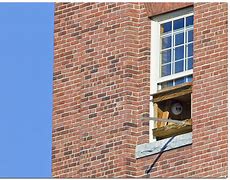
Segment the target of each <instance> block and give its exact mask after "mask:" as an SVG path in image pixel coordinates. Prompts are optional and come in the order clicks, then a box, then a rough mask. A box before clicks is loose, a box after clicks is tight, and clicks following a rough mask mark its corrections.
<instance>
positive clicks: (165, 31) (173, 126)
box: [150, 8, 193, 142]
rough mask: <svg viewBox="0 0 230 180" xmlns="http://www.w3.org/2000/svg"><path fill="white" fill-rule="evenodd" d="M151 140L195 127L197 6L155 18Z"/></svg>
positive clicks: (152, 38) (153, 22)
mask: <svg viewBox="0 0 230 180" xmlns="http://www.w3.org/2000/svg"><path fill="white" fill-rule="evenodd" d="M151 23H152V25H151V26H152V27H151V28H152V30H151V31H152V32H151V73H150V74H151V77H150V82H151V83H150V93H151V96H150V116H151V117H152V119H151V120H150V142H153V141H156V140H162V139H165V138H169V137H172V136H177V135H180V134H185V133H188V132H191V131H192V118H191V93H192V78H193V9H192V8H185V9H181V10H178V11H175V12H171V13H167V14H164V15H160V16H156V17H153V18H152V21H151Z"/></svg>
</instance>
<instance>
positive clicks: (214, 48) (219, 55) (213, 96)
mask: <svg viewBox="0 0 230 180" xmlns="http://www.w3.org/2000/svg"><path fill="white" fill-rule="evenodd" d="M194 12H195V22H194V23H195V28H194V36H195V44H194V68H193V72H194V73H193V74H194V81H193V103H192V107H193V113H192V118H193V155H192V156H193V158H192V171H194V173H195V176H199V177H207V176H208V177H220V176H222V177H223V176H226V175H227V81H228V79H227V77H228V75H227V72H228V70H227V64H228V62H227V58H228V55H227V54H228V53H227V50H228V37H227V33H228V31H227V30H228V28H227V24H228V15H227V14H228V12H227V3H198V4H195V6H194Z"/></svg>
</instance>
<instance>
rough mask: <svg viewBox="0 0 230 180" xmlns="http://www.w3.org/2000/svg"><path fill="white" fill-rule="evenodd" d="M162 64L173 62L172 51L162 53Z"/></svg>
mask: <svg viewBox="0 0 230 180" xmlns="http://www.w3.org/2000/svg"><path fill="white" fill-rule="evenodd" d="M161 58H162V64H165V63H169V62H171V49H169V50H166V51H162V55H161Z"/></svg>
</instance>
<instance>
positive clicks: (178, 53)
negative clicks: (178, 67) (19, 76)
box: [175, 46, 184, 60]
mask: <svg viewBox="0 0 230 180" xmlns="http://www.w3.org/2000/svg"><path fill="white" fill-rule="evenodd" d="M183 58H184V46H180V47H177V48H175V60H178V59H183Z"/></svg>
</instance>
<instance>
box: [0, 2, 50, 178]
mask: <svg viewBox="0 0 230 180" xmlns="http://www.w3.org/2000/svg"><path fill="white" fill-rule="evenodd" d="M53 13H54V4H53V3H0V23H1V26H0V83H1V86H0V87H1V88H0V113H1V115H0V122H1V124H0V144H1V145H0V177H51V140H52V135H51V132H52V73H53V38H54V37H53V28H54V27H53V26H54V24H53V23H54V14H53Z"/></svg>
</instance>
